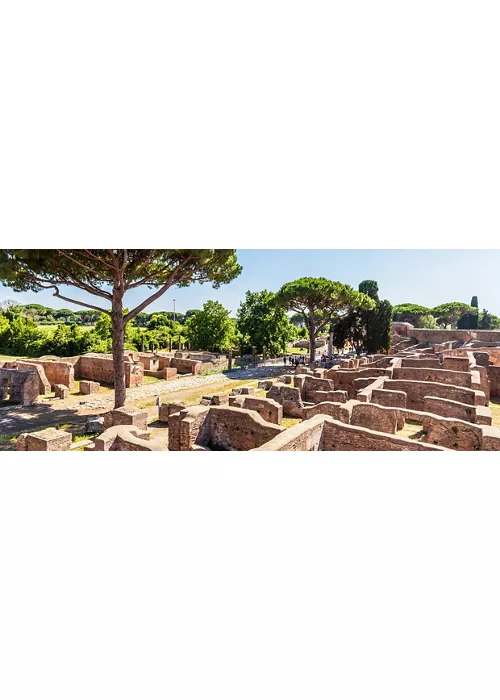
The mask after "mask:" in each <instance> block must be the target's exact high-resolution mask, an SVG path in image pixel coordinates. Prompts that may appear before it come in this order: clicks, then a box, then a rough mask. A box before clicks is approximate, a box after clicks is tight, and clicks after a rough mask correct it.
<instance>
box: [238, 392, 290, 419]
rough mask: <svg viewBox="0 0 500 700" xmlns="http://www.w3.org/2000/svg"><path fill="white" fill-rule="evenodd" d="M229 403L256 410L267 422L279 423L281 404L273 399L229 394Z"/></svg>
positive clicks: (281, 415)
mask: <svg viewBox="0 0 500 700" xmlns="http://www.w3.org/2000/svg"><path fill="white" fill-rule="evenodd" d="M229 405H230V406H234V407H235V408H246V409H248V410H249V411H256V412H257V413H258V414H259V416H260V417H261V418H263V419H264V420H265V421H266V422H267V423H273V424H275V425H281V422H282V420H283V406H282V405H281V404H279V403H278V402H277V401H274V400H273V399H258V398H256V397H255V396H244V395H243V396H231V397H229Z"/></svg>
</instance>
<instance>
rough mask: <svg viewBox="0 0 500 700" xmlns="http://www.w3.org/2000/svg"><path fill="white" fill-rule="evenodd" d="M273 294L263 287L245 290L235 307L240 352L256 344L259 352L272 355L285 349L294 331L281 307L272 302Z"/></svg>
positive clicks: (273, 300) (244, 351)
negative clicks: (236, 309)
mask: <svg viewBox="0 0 500 700" xmlns="http://www.w3.org/2000/svg"><path fill="white" fill-rule="evenodd" d="M275 298H276V295H275V294H273V293H272V292H268V291H267V289H264V290H263V291H262V292H250V291H249V292H247V293H246V295H245V301H243V302H242V303H241V304H240V307H239V309H238V311H237V314H236V315H237V321H236V326H237V328H238V331H239V332H240V333H241V335H242V341H243V342H242V352H243V353H246V352H251V350H252V347H253V346H255V347H256V349H257V352H258V353H259V354H260V353H262V352H264V349H265V350H266V352H268V353H269V354H270V355H271V356H274V355H277V354H278V353H280V352H285V350H286V346H287V345H288V343H289V342H290V340H291V339H292V338H293V336H294V334H295V333H296V332H297V331H296V329H295V328H294V326H292V324H291V323H290V319H289V318H288V316H287V313H286V311H285V309H284V308H282V307H281V306H278V305H277V304H276V303H275Z"/></svg>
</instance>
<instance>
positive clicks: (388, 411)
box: [350, 403, 404, 435]
mask: <svg viewBox="0 0 500 700" xmlns="http://www.w3.org/2000/svg"><path fill="white" fill-rule="evenodd" d="M350 423H351V425H357V426H360V427H362V428H370V430H376V431H377V432H379V433H390V434H392V435H395V434H396V431H397V429H398V414H397V411H396V410H395V409H394V408H388V407H386V406H377V405H376V404H373V403H358V404H357V405H355V406H354V407H353V409H352V415H351V421H350ZM403 424H404V423H403ZM401 427H403V425H401Z"/></svg>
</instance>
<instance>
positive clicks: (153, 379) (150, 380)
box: [142, 377, 160, 384]
mask: <svg viewBox="0 0 500 700" xmlns="http://www.w3.org/2000/svg"><path fill="white" fill-rule="evenodd" d="M159 381H160V379H158V377H143V379H142V383H143V384H156V382H159Z"/></svg>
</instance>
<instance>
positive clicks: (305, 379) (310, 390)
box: [294, 374, 335, 403]
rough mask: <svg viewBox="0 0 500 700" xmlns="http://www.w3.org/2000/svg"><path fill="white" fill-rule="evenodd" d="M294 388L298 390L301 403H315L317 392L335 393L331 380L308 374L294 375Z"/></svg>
mask: <svg viewBox="0 0 500 700" xmlns="http://www.w3.org/2000/svg"><path fill="white" fill-rule="evenodd" d="M294 386H296V387H297V388H298V389H300V393H301V396H302V400H303V401H311V402H312V403H316V402H317V394H318V392H321V393H324V392H330V391H335V385H334V382H333V381H332V380H331V379H321V378H319V377H314V376H311V375H310V374H296V375H295V377H294Z"/></svg>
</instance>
